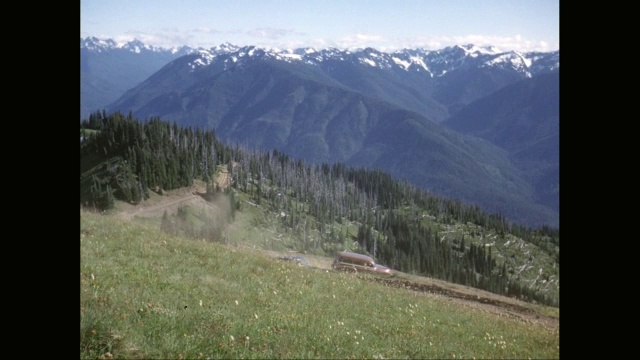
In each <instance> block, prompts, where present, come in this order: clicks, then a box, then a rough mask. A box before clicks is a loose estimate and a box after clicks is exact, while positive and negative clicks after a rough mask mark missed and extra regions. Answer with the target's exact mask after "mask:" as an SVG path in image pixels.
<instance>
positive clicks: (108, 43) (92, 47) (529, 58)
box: [80, 37, 560, 77]
mask: <svg viewBox="0 0 640 360" xmlns="http://www.w3.org/2000/svg"><path fill="white" fill-rule="evenodd" d="M80 48H85V49H87V50H89V51H91V52H105V51H109V50H115V49H121V50H126V51H130V52H134V53H141V52H144V51H148V52H160V53H170V54H173V55H178V56H180V55H187V54H196V55H197V56H196V58H194V59H193V60H192V61H191V63H190V65H191V67H192V69H193V70H194V71H196V70H197V69H198V68H201V67H206V66H208V65H210V64H211V63H212V62H213V61H215V60H216V59H217V58H218V57H224V61H225V63H226V64H227V65H228V66H231V65H234V64H236V63H242V62H244V61H248V60H251V59H256V58H260V59H273V60H279V61H285V62H290V63H293V62H302V63H305V64H310V65H321V64H323V63H326V62H328V61H345V60H346V61H352V62H357V63H360V64H364V65H368V66H371V67H377V68H380V69H387V70H403V71H409V72H425V73H427V74H429V75H430V76H431V77H439V76H442V75H444V74H446V73H447V72H451V71H453V70H455V69H458V68H464V67H501V68H509V69H513V70H516V71H518V72H520V73H522V74H523V75H524V76H525V77H532V76H534V75H536V74H538V73H543V72H548V71H552V70H554V69H556V68H559V67H560V51H559V50H558V51H553V52H547V53H541V52H527V53H521V52H518V51H502V50H500V49H498V48H496V47H494V46H476V45H473V44H467V45H456V46H450V47H445V48H443V49H440V50H425V49H403V50H399V51H395V52H390V53H386V52H381V51H378V50H376V49H373V48H365V49H356V50H340V49H336V48H327V49H322V50H316V49H313V48H298V49H277V48H259V47H255V46H243V47H240V46H237V45H233V44H229V43H224V44H221V45H218V46H214V47H211V48H209V49H205V48H191V47H188V46H182V47H174V48H168V49H167V48H161V47H154V46H151V45H145V44H144V43H142V42H141V41H139V40H133V41H130V42H127V43H123V44H118V43H116V42H115V41H114V40H112V39H107V40H102V39H98V38H95V37H90V38H85V39H80Z"/></svg>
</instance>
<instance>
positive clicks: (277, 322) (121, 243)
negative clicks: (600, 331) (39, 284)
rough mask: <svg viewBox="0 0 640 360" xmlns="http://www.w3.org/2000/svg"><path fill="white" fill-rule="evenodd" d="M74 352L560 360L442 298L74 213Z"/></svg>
mask: <svg viewBox="0 0 640 360" xmlns="http://www.w3.org/2000/svg"><path fill="white" fill-rule="evenodd" d="M80 228H81V234H80V249H81V254H80V256H81V257H80V315H81V317H80V356H81V358H83V359H220V358H263V359H264V358H295V359H304V358H321V359H330V358H336V359H364V358H366V359H389V358H393V359H400V358H434V359H435V358H437V359H442V358H451V359H454V358H455V359H458V358H465V359H473V358H476V359H487V358H544V359H549V358H559V356H560V350H559V344H560V339H559V333H558V330H550V329H549V328H546V327H543V326H541V325H536V324H531V323H526V322H524V321H522V320H519V319H514V318H509V317H502V316H497V315H495V314H492V313H489V312H487V311H483V310H482V309H481V308H473V307H469V306H464V305H462V304H461V303H459V302H455V301H451V300H450V299H447V298H446V297H439V296H430V295H425V294H420V293H417V292H411V291H405V290H399V289H395V288H390V287H385V286H383V285H381V284H378V283H374V282H371V281H366V280H365V279H361V278H358V277H356V276H354V275H352V274H346V273H334V272H330V271H329V272H328V271H321V270H314V269H309V268H305V267H301V266H299V265H297V264H295V263H289V262H282V261H279V260H277V259H274V258H272V257H270V256H268V255H266V254H265V253H264V252H262V251H260V250H253V249H250V248H248V247H243V246H241V245H239V244H227V245H224V244H220V243H213V242H205V241H198V240H193V239H188V238H183V237H180V236H175V237H174V236H169V235H167V234H166V233H164V232H162V231H160V229H159V227H158V226H157V225H156V224H153V223H150V222H147V223H144V222H137V221H127V220H121V219H119V218H117V217H116V216H113V215H108V214H107V215H104V214H96V213H91V212H85V211H81V225H80Z"/></svg>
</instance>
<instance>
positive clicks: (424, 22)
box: [80, 0, 560, 51]
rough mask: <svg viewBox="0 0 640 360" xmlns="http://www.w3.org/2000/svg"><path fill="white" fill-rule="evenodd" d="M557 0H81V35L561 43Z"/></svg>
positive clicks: (389, 45)
mask: <svg viewBox="0 0 640 360" xmlns="http://www.w3.org/2000/svg"><path fill="white" fill-rule="evenodd" d="M559 1H560V0H224V1H220V0H182V1H180V0H81V1H80V37H87V36H96V37H98V38H103V39H104V38H111V39H114V40H116V41H118V42H125V41H128V40H131V39H134V38H136V39H138V40H141V41H143V42H144V43H147V44H150V45H155V46H163V47H171V46H180V45H189V46H193V47H198V46H200V47H205V48H210V47H212V46H216V45H219V44H222V43H225V42H230V43H232V44H235V45H240V46H243V45H256V46H259V47H277V48H297V47H315V48H318V49H320V48H326V47H337V48H352V49H353V48H363V47H367V46H370V47H373V48H376V49H378V50H381V51H392V50H396V49H400V48H418V47H419V48H426V49H432V50H435V49H441V48H443V47H445V46H451V45H456V44H458V45H462V44H469V43H471V44H475V45H494V46H497V47H498V48H500V49H502V50H518V51H551V50H558V49H559V48H560V5H559Z"/></svg>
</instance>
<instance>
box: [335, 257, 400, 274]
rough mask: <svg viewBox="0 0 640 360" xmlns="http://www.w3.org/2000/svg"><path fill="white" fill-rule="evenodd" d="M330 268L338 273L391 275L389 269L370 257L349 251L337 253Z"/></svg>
mask: <svg viewBox="0 0 640 360" xmlns="http://www.w3.org/2000/svg"><path fill="white" fill-rule="evenodd" d="M331 267H332V268H333V269H334V270H338V271H347V272H356V273H357V272H366V273H372V274H384V275H391V274H392V273H391V269H390V268H388V267H386V266H384V265H380V264H376V262H375V261H374V260H373V258H371V257H370V256H367V255H363V254H358V253H354V252H350V251H342V252H339V253H338V254H337V256H336V258H335V259H334V260H333V264H332V265H331Z"/></svg>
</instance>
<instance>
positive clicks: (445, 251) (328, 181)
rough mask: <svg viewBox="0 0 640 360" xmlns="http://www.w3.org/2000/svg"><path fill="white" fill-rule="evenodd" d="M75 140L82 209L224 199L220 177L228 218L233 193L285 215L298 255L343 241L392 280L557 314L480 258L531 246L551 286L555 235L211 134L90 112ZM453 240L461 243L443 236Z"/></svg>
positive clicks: (496, 260)
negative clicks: (490, 295) (197, 196)
mask: <svg viewBox="0 0 640 360" xmlns="http://www.w3.org/2000/svg"><path fill="white" fill-rule="evenodd" d="M80 137H81V141H80V158H81V167H80V168H81V173H80V202H81V205H82V206H83V207H89V208H95V209H99V210H107V209H110V208H112V207H113V206H114V204H115V201H116V199H117V200H121V201H125V202H128V203H131V204H138V203H139V202H141V201H143V200H144V199H146V198H149V194H150V192H155V193H158V194H162V193H163V191H167V190H172V189H177V188H182V187H186V186H190V185H192V184H193V182H194V180H202V181H204V182H206V183H207V184H208V186H207V188H208V192H209V191H210V192H215V191H222V190H220V189H215V188H214V187H213V186H212V184H213V182H212V180H213V178H214V175H215V173H216V171H217V169H219V167H220V166H224V167H226V168H227V169H228V171H229V173H230V174H231V176H232V186H231V188H230V189H226V190H224V191H225V192H227V193H228V194H229V195H230V199H231V200H230V201H231V204H232V208H233V209H234V210H238V209H240V207H241V205H240V202H239V201H235V200H234V199H235V197H234V196H235V195H234V194H237V193H243V194H245V195H247V196H249V197H250V198H251V201H252V202H254V203H255V204H258V205H261V206H265V207H267V208H269V209H270V210H271V211H274V212H277V213H285V214H287V216H286V217H282V218H281V220H280V221H282V223H283V225H284V226H286V227H288V228H290V229H293V230H295V231H305V233H306V231H307V230H308V229H311V228H312V229H313V230H316V231H317V232H318V233H319V234H320V236H319V237H318V238H315V239H314V240H313V241H310V242H307V241H306V240H307V239H306V237H301V239H300V244H299V249H298V250H304V251H307V252H309V253H317V254H323V255H329V256H331V255H332V254H334V253H335V251H338V250H342V244H344V243H345V240H353V241H355V242H357V244H358V246H359V248H358V251H359V252H362V253H365V254H368V255H371V256H373V257H374V258H375V259H376V260H377V262H379V263H382V264H387V265H389V266H391V267H392V268H394V269H397V270H400V271H402V272H407V273H413V274H418V275H424V276H430V277H434V278H438V279H442V280H446V281H450V282H455V283H459V284H464V285H468V286H473V287H477V288H481V289H484V290H488V291H491V292H494V293H497V294H500V295H507V296H514V297H518V298H521V299H524V300H528V301H534V302H538V303H542V304H545V305H551V306H559V293H557V292H555V293H550V292H548V291H543V289H542V288H541V287H540V286H539V285H532V282H531V281H529V280H525V279H521V278H520V277H519V275H518V274H519V273H518V268H517V266H516V265H519V264H515V263H514V262H513V261H511V262H509V260H510V258H509V256H507V255H506V254H497V253H494V251H495V250H494V247H493V246H489V240H491V241H492V242H493V243H498V242H499V241H501V242H500V243H507V244H508V243H510V242H515V241H516V240H518V241H520V242H521V243H524V244H525V245H529V246H534V247H536V248H537V249H540V251H541V252H542V253H544V254H546V255H545V256H547V257H549V258H550V259H552V260H551V261H552V262H553V264H552V265H553V269H557V270H554V271H555V272H556V275H558V274H559V246H560V234H559V229H554V228H550V227H546V226H545V227H541V228H535V229H534V228H528V227H524V226H520V225H514V224H512V223H510V222H508V221H507V220H506V219H505V218H504V217H502V216H501V215H499V214H489V213H486V212H484V211H482V210H481V209H480V208H479V207H477V206H474V205H468V204H464V203H462V202H460V201H457V200H455V199H446V198H443V197H440V196H435V195H433V194H430V193H428V192H426V191H424V190H421V189H419V188H417V187H415V186H413V185H411V184H409V183H407V182H405V181H398V180H396V179H394V178H392V177H391V176H389V175H388V174H386V173H384V172H382V171H379V170H373V169H364V168H352V167H348V166H345V165H342V164H339V163H337V164H332V165H329V164H319V165H308V164H305V163H304V162H303V161H301V160H296V159H292V158H290V157H289V156H288V155H286V154H284V153H282V152H279V151H276V150H272V151H260V150H255V149H251V150H250V149H247V148H243V147H241V146H238V145H229V144H224V143H222V142H221V141H219V140H218V139H217V138H216V134H215V132H214V131H210V130H201V129H198V128H189V127H186V128H185V127H180V126H178V125H177V124H176V123H173V124H171V123H170V122H167V121H163V120H161V119H159V118H153V117H152V118H149V119H146V120H144V121H141V120H138V119H134V118H133V117H132V115H131V114H129V115H124V114H121V113H118V112H116V113H113V114H109V115H107V114H106V112H105V111H103V112H95V113H92V114H91V115H90V116H89V117H88V119H85V120H83V121H82V122H81V126H80ZM345 223H349V224H355V225H356V226H357V233H356V234H349V233H348V232H347V233H346V234H345V232H343V231H335V229H336V226H334V225H335V224H345ZM458 228H464V229H467V231H443V229H458ZM213 234H215V235H212V236H220V233H219V232H214V233H213ZM345 237H350V239H345ZM212 240H216V239H212ZM513 257H515V255H513V254H512V255H511V258H513ZM529 260H531V256H530V259H529ZM520 272H522V268H521V269H520ZM540 275H541V276H546V278H545V279H542V281H543V283H546V282H547V281H549V277H548V276H549V275H548V274H545V275H543V274H542V269H541V270H540ZM556 277H557V276H556ZM552 279H553V278H551V280H552ZM557 282H558V281H557V280H556V283H557ZM536 284H539V283H537V282H536Z"/></svg>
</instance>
